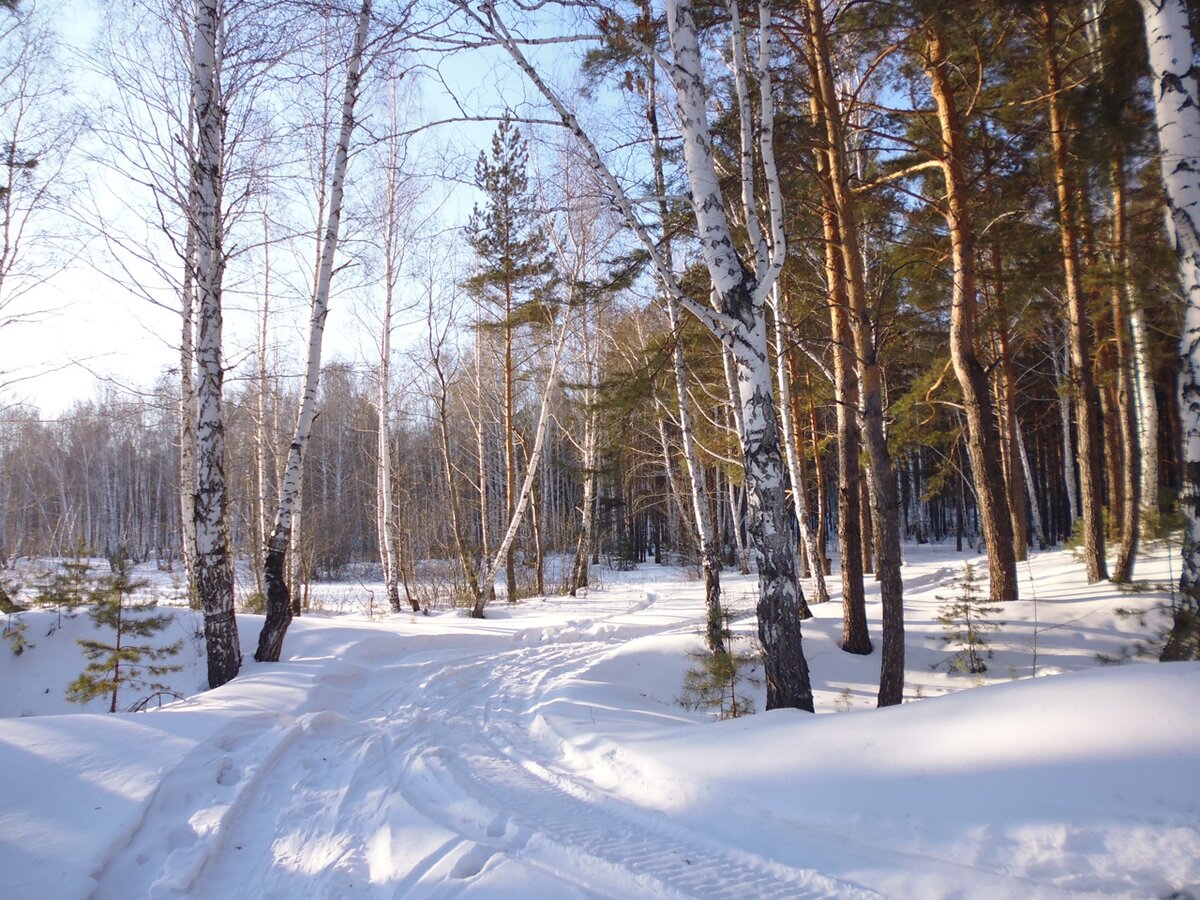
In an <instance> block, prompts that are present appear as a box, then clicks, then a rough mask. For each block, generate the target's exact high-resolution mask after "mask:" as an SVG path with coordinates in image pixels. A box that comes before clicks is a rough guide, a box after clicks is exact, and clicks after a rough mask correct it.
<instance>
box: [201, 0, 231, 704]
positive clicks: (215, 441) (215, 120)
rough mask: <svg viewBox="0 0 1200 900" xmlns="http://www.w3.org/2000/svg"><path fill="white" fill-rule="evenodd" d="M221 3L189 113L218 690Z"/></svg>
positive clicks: (206, 3)
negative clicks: (193, 129)
mask: <svg viewBox="0 0 1200 900" xmlns="http://www.w3.org/2000/svg"><path fill="white" fill-rule="evenodd" d="M221 17H222V4H221V2H220V0H197V3H196V28H195V36H194V38H193V41H192V47H193V54H194V56H193V69H192V77H193V83H192V109H193V110H194V115H195V122H196V151H195V154H194V156H193V162H192V176H191V190H190V196H191V197H192V198H193V201H194V206H193V208H192V222H193V227H194V228H195V234H196V257H195V276H194V280H195V284H196V297H197V316H198V320H199V336H198V339H197V342H196V370H197V385H196V408H197V421H196V502H195V519H196V593H197V594H198V596H199V598H200V603H201V605H202V606H203V609H204V637H205V644H206V648H207V655H208V684H209V687H213V688H215V687H220V686H221V685H222V684H225V682H227V681H229V680H231V679H232V678H234V677H235V676H236V675H237V673H238V669H239V668H241V663H242V653H241V647H240V645H239V641H238V632H237V624H236V623H235V621H234V615H233V560H232V558H231V556H230V549H229V520H228V514H227V507H228V497H227V493H226V480H225V417H224V408H223V404H224V398H223V385H224V380H225V369H224V365H223V363H222V355H221V351H222V325H223V314H222V293H221V288H222V280H223V277H224V271H225V254H224V249H223V242H222V238H223V230H224V229H223V223H222V219H221V211H222V209H221V204H222V192H223V188H224V181H223V171H222V165H221V163H222V151H223V149H224V135H225V106H224V98H223V97H222V95H221V80H220V64H221V61H220V57H219V55H218V48H219V47H220V41H219V35H220V33H221V30H222V18H221Z"/></svg>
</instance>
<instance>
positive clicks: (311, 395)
mask: <svg viewBox="0 0 1200 900" xmlns="http://www.w3.org/2000/svg"><path fill="white" fill-rule="evenodd" d="M370 24H371V0H363V4H362V7H361V8H360V9H359V12H358V16H357V18H356V23H355V32H354V42H353V44H352V46H351V50H350V58H349V59H348V60H347V64H346V84H345V90H344V91H343V94H342V107H341V124H340V128H339V132H338V139H337V144H336V146H335V147H334V158H333V167H332V170H331V172H330V182H329V208H328V212H327V214H326V218H325V223H324V226H325V227H324V240H323V243H322V247H321V257H320V262H319V265H318V268H317V278H316V284H315V289H314V291H313V298H312V312H311V316H310V318H309V337H308V361H307V365H306V367H305V372H304V390H303V393H302V394H301V401H300V411H299V414H298V415H297V417H296V428H295V432H294V433H293V435H292V442H291V445H290V447H289V448H288V457H287V464H286V466H285V468H284V471H283V479H282V481H281V483H280V487H279V506H278V508H277V509H276V511H275V524H274V526H273V528H272V531H271V537H270V539H269V540H268V541H267V547H266V555H265V562H264V565H263V573H264V579H265V581H266V585H267V615H266V619H265V621H264V622H263V627H262V631H261V632H259V636H258V649H257V651H256V652H255V654H254V658H255V659H256V660H258V661H259V662H278V661H279V656H280V653H281V652H282V651H283V639H284V636H285V635H286V634H287V629H288V625H289V624H290V623H291V621H292V597H291V594H290V592H289V589H288V582H287V578H286V577H285V572H284V562H285V558H286V555H287V550H288V544H289V541H290V538H291V536H292V524H293V523H292V518H293V513H294V511H295V507H296V504H297V502H298V500H299V496H300V485H301V477H302V474H303V466H304V450H305V447H306V445H307V443H308V438H309V435H310V434H311V432H312V423H313V419H314V418H315V417H316V412H317V390H318V386H319V382H320V376H321V346H322V341H323V338H324V335H325V319H326V317H327V316H328V314H329V290H330V285H331V284H332V282H333V268H334V265H333V264H334V257H335V256H336V254H337V248H338V240H339V236H340V230H341V219H342V203H343V199H344V197H345V182H346V171H347V169H348V168H349V162H350V138H351V135H352V134H353V132H354V126H355V118H354V109H355V105H356V104H357V102H358V97H359V83H360V81H361V78H362V66H363V56H364V49H365V47H366V43H367V33H368V29H369V28H370Z"/></svg>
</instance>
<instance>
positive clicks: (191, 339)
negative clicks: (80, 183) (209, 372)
mask: <svg viewBox="0 0 1200 900" xmlns="http://www.w3.org/2000/svg"><path fill="white" fill-rule="evenodd" d="M194 208H195V198H194V197H193V209H194ZM187 229H188V233H187V247H186V250H185V253H184V256H185V259H184V262H183V268H184V272H183V291H182V295H181V300H182V309H181V310H180V318H181V320H182V325H183V327H182V329H181V334H180V341H179V526H180V542H181V547H180V551H181V552H180V556H182V558H183V572H184V584H186V585H187V591H188V597H189V598H190V599H192V600H195V599H196V596H197V594H196V414H197V412H196V382H195V373H196V352H195V333H194V322H195V318H196V279H195V269H194V267H195V265H196V227H195V224H194V223H193V222H191V221H189V222H188V226H187Z"/></svg>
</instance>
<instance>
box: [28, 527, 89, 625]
mask: <svg viewBox="0 0 1200 900" xmlns="http://www.w3.org/2000/svg"><path fill="white" fill-rule="evenodd" d="M91 568H92V564H91V561H90V560H89V559H88V558H87V556H86V555H85V553H84V550H83V548H82V547H80V549H79V550H78V551H77V552H76V556H75V557H74V558H73V559H71V560H63V562H62V563H61V565H60V568H59V570H58V571H57V572H50V573H47V574H46V575H44V576H42V584H41V587H40V588H39V590H38V592H37V594H36V595H35V596H34V598H33V602H34V603H35V604H36V605H37V606H42V607H47V608H53V609H54V610H55V611H56V612H57V616H56V617H55V619H54V624H53V625H51V626H50V630H49V631H47V632H46V634H47V635H51V634H54V632H56V631H58V629H59V628H61V627H62V620H63V615H64V614H65V615H66V616H67V617H68V618H71V617H72V616H74V615H75V607H77V606H82V605H83V604H84V603H87V602H88V595H89V591H90V590H91Z"/></svg>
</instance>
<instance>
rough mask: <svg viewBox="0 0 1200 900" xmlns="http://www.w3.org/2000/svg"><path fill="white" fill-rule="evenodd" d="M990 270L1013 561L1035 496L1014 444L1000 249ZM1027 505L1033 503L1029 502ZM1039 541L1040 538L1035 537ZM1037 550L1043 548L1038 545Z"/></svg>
mask: <svg viewBox="0 0 1200 900" xmlns="http://www.w3.org/2000/svg"><path fill="white" fill-rule="evenodd" d="M991 257H992V272H993V277H994V282H995V284H994V286H995V295H996V316H997V322H996V344H997V349H998V351H999V358H1000V380H1001V388H1000V392H999V393H1000V396H1001V397H1002V398H1003V406H1004V415H1003V417H1002V419H1001V421H1002V426H1001V431H1000V433H1001V435H1002V436H1003V440H1002V444H1001V446H1002V449H1004V450H1005V454H1004V455H1005V456H1006V457H1007V460H1008V471H1007V476H1008V477H1007V479H1006V483H1007V485H1008V509H1009V513H1010V515H1011V516H1012V532H1013V555H1014V557H1015V559H1016V561H1017V562H1021V561H1023V560H1025V559H1027V558H1028V556H1029V520H1028V518H1027V517H1026V515H1025V504H1026V501H1027V499H1029V498H1033V497H1035V496H1036V494H1035V493H1033V491H1032V488H1031V489H1030V490H1029V491H1027V490H1026V481H1027V479H1026V477H1025V474H1024V472H1023V470H1022V469H1021V465H1022V464H1021V461H1020V458H1019V457H1020V453H1019V452H1018V450H1017V445H1018V443H1019V442H1020V440H1021V433H1020V426H1019V425H1018V416H1017V375H1016V372H1015V371H1014V369H1013V358H1012V346H1011V343H1010V341H1009V330H1008V310H1007V303H1006V300H1007V296H1006V291H1005V286H1004V264H1003V261H1002V257H1001V255H1000V249H999V247H997V246H996V245H995V244H993V245H992V248H991ZM1030 505H1031V506H1032V505H1036V501H1031V502H1030ZM1039 540H1041V538H1040V537H1039ZM1040 549H1045V544H1042V546H1041V548H1040Z"/></svg>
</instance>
